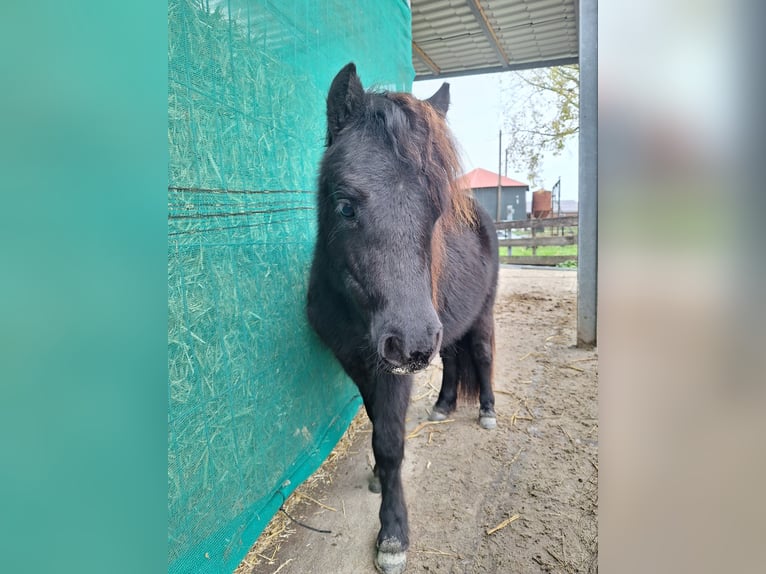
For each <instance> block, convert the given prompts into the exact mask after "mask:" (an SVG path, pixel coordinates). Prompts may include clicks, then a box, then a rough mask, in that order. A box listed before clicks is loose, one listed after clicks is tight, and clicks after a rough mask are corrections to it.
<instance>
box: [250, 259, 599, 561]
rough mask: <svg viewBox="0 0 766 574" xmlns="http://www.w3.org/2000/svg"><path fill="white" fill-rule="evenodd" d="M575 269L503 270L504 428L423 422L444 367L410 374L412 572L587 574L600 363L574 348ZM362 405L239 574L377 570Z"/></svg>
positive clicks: (407, 465) (499, 387)
mask: <svg viewBox="0 0 766 574" xmlns="http://www.w3.org/2000/svg"><path fill="white" fill-rule="evenodd" d="M576 290H577V273H576V271H574V270H551V269H533V268H516V267H505V266H504V267H502V268H501V270H500V285H499V289H498V296H497V301H496V304H495V326H496V333H495V335H496V360H495V376H494V386H495V393H496V395H495V396H496V407H497V409H496V410H497V414H498V427H497V428H496V429H495V430H491V431H487V430H483V429H482V428H480V427H479V425H478V423H477V418H478V404H477V405H466V404H459V406H458V410H457V411H456V412H455V413H454V415H453V416H451V417H450V418H449V419H448V420H447V421H443V422H440V423H429V422H428V413H429V409H430V408H431V406H432V405H433V403H434V401H435V400H436V397H437V394H438V389H439V385H440V381H441V370H440V365H438V364H437V365H432V366H431V367H429V369H427V370H426V371H425V372H424V373H421V374H420V375H418V376H417V377H416V380H415V385H414V388H413V394H412V401H411V404H410V408H409V412H408V417H407V429H408V433H409V434H408V439H407V442H406V452H405V460H404V465H403V471H402V475H403V480H404V488H405V495H406V498H407V506H408V509H409V520H410V537H411V546H410V551H409V552H408V565H407V570H406V571H407V572H429V573H430V572H433V573H445V574H446V573H456V572H461V573H476V574H478V573H493V572H496V573H506V572H514V573H526V572H530V573H536V572H585V573H589V572H595V571H596V565H597V552H598V551H597V506H598V488H597V480H598V355H597V351H596V350H587V349H579V348H576V347H575V346H574V343H575V341H576V308H577V299H576V297H577V293H576ZM370 432H371V426H370V424H369V421H368V420H367V417H366V415H365V414H364V409H362V412H360V414H359V415H358V416H357V418H356V419H355V420H354V422H353V423H352V425H351V427H350V429H349V432H348V433H347V434H346V435H345V436H344V437H343V438H342V439H341V441H340V442H339V443H338V446H337V447H336V448H335V450H334V451H333V453H332V454H331V455H330V457H329V458H328V460H327V462H326V463H325V464H324V465H323V466H322V467H321V468H320V469H319V470H318V471H317V472H316V473H315V474H314V475H313V476H312V477H311V478H309V479H308V480H307V481H306V482H305V483H304V484H303V485H302V486H301V487H300V488H298V489H297V490H296V492H295V493H294V494H293V495H292V496H291V497H290V499H289V500H288V501H287V502H286V503H285V505H284V509H285V510H286V511H287V513H288V514H289V515H290V516H291V517H292V518H293V519H295V520H297V521H300V522H301V523H303V524H305V525H308V526H310V527H312V528H315V529H319V530H324V531H330V532H329V533H327V532H316V531H314V530H311V529H309V528H305V527H303V526H301V525H299V524H297V523H296V522H295V521H293V520H291V519H290V518H288V517H287V516H286V514H285V513H284V512H279V513H278V514H277V515H276V516H275V517H274V519H273V520H272V521H271V523H270V524H269V526H268V527H267V528H266V529H265V530H264V532H263V533H262V535H261V537H260V538H259V540H258V541H257V542H256V544H255V546H254V547H253V549H252V550H251V551H250V552H249V553H248V555H247V557H246V558H245V559H244V561H243V562H242V564H241V565H240V566H239V568H238V569H237V571H236V572H237V574H244V573H254V574H276V573H277V572H279V574H307V573H313V574H359V573H363V572H374V567H373V564H372V559H373V555H374V543H375V536H376V534H377V531H378V527H379V521H378V516H377V513H378V509H379V506H380V495H379V494H373V493H371V492H369V491H368V489H367V482H368V479H369V477H370V476H371V471H372V448H371V446H370Z"/></svg>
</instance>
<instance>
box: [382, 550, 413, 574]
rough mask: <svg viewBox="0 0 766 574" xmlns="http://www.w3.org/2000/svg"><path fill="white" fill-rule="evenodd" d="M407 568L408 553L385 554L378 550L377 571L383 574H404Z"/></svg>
mask: <svg viewBox="0 0 766 574" xmlns="http://www.w3.org/2000/svg"><path fill="white" fill-rule="evenodd" d="M405 566H407V553H406V552H383V551H382V550H378V555H377V556H376V557H375V569H376V570H377V571H378V572H382V574H402V572H404V568H405Z"/></svg>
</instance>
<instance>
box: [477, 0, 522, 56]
mask: <svg viewBox="0 0 766 574" xmlns="http://www.w3.org/2000/svg"><path fill="white" fill-rule="evenodd" d="M467 2H468V7H469V8H470V9H471V12H473V15H474V17H475V18H476V20H477V22H478V23H479V26H481V29H482V30H484V35H485V36H486V37H487V40H488V41H489V44H490V46H492V48H493V49H494V50H495V53H496V54H497V59H498V61H499V62H500V64H501V65H502V66H503V68H507V67H508V66H509V65H510V64H511V61H510V60H509V59H508V55H507V54H506V53H505V50H503V47H502V46H501V45H500V41H499V40H498V39H497V35H496V34H495V30H494V29H493V28H492V25H491V24H490V23H489V20H487V15H486V14H485V13H484V8H482V7H481V4H480V3H479V0H467Z"/></svg>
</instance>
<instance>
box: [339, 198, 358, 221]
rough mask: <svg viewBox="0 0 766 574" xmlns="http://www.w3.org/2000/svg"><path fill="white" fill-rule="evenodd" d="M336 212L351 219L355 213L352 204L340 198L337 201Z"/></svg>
mask: <svg viewBox="0 0 766 574" xmlns="http://www.w3.org/2000/svg"><path fill="white" fill-rule="evenodd" d="M338 213H340V214H341V215H342V216H343V217H345V218H346V219H351V218H352V217H354V215H356V211H354V206H353V205H351V202H350V201H348V200H346V199H341V200H340V201H339V202H338Z"/></svg>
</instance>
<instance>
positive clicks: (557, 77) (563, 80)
mask: <svg viewBox="0 0 766 574" xmlns="http://www.w3.org/2000/svg"><path fill="white" fill-rule="evenodd" d="M509 83H510V85H507V86H504V88H503V99H504V100H505V101H504V104H503V107H504V110H505V113H506V117H507V118H508V119H507V120H506V126H505V128H506V133H508V135H509V143H508V146H507V148H506V154H507V155H508V158H509V159H510V162H511V164H512V165H514V166H515V167H516V169H517V170H519V171H521V170H526V171H527V175H528V177H529V183H530V185H531V186H534V187H538V186H540V185H541V184H542V182H541V181H540V167H541V164H542V161H543V159H544V156H545V154H546V153H552V154H553V155H559V154H560V153H561V152H562V151H563V149H564V146H565V145H566V143H567V141H568V140H569V139H571V138H572V137H574V136H576V135H577V133H578V132H579V130H580V125H579V121H580V113H579V112H580V69H579V67H578V66H577V65H571V66H557V67H555V68H538V69H535V70H525V71H520V72H513V74H512V75H511V77H510V78H509ZM510 98H513V101H510Z"/></svg>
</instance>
